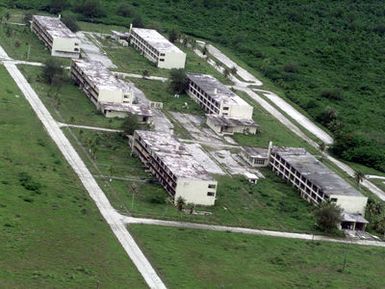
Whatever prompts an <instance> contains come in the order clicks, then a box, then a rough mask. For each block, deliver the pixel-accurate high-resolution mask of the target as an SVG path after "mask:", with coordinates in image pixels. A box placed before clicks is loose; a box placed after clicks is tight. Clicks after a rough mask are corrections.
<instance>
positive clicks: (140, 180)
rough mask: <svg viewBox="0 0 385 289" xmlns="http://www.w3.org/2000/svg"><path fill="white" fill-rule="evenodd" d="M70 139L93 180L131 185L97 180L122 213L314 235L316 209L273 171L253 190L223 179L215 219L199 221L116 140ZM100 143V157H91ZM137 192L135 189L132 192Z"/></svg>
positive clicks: (75, 135) (93, 135)
mask: <svg viewBox="0 0 385 289" xmlns="http://www.w3.org/2000/svg"><path fill="white" fill-rule="evenodd" d="M65 132H66V134H67V136H69V139H70V140H71V142H72V143H74V144H75V147H76V149H77V150H78V151H79V152H80V154H81V156H82V158H83V160H85V161H86V162H87V164H88V167H89V168H90V169H91V171H92V173H93V174H94V175H105V176H110V175H112V176H115V177H118V178H128V180H119V179H113V180H112V182H110V181H109V180H108V178H107V179H100V178H99V179H98V181H99V184H100V185H101V186H102V187H103V188H104V191H105V192H106V194H107V195H108V197H109V199H110V200H111V202H112V204H113V205H114V207H115V208H116V209H119V210H121V212H122V213H129V212H130V213H132V214H133V215H135V216H141V217H154V218H164V219H180V220H186V221H193V222H207V223H215V224H226V225H234V226H244V227H258V228H269V229H277V230H286V231H307V232H310V231H315V227H314V219H313V215H312V209H313V208H312V207H311V206H310V205H308V204H307V203H306V202H305V201H303V200H301V199H300V197H299V196H298V193H297V192H296V191H295V190H294V189H293V188H292V187H291V186H288V185H287V184H286V183H283V182H282V181H281V180H280V179H279V178H278V177H276V176H275V175H274V174H273V173H272V172H270V170H269V169H264V170H262V172H263V174H264V175H265V176H266V179H263V180H260V181H259V182H258V185H251V184H250V183H249V182H247V180H246V179H244V178H242V177H233V178H231V177H228V176H218V177H216V179H217V180H218V183H219V185H218V200H217V203H216V205H215V206H214V207H209V208H203V207H202V208H200V207H197V210H204V211H209V212H211V213H212V215H210V216H195V215H189V214H186V213H181V212H179V211H177V210H176V208H175V207H174V205H172V204H171V203H170V202H169V201H168V200H166V198H167V194H166V192H165V191H164V189H163V188H162V187H161V186H160V185H158V184H154V183H151V182H148V180H151V179H152V177H151V176H150V175H149V174H147V173H145V172H144V168H143V166H142V164H141V163H140V161H139V160H138V159H137V158H135V157H132V156H130V153H131V152H130V148H129V147H128V146H127V144H126V141H125V140H123V139H122V138H121V137H120V136H119V135H117V134H111V133H101V132H93V131H85V130H79V129H71V130H68V129H66V131H65ZM94 143H96V144H97V145H96V147H97V150H96V154H95V157H94V158H93V157H92V156H91V154H89V150H90V149H91V148H92V144H94ZM133 186H134V187H133Z"/></svg>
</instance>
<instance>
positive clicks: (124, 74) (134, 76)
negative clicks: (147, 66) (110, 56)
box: [112, 71, 168, 82]
mask: <svg viewBox="0 0 385 289" xmlns="http://www.w3.org/2000/svg"><path fill="white" fill-rule="evenodd" d="M112 73H113V74H115V75H118V76H123V77H128V78H130V77H132V78H141V79H145V80H158V81H162V82H166V81H167V80H168V78H167V77H161V76H151V75H149V76H146V77H143V75H141V74H136V73H126V72H119V71H112Z"/></svg>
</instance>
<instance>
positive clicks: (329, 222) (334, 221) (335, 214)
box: [314, 202, 342, 232]
mask: <svg viewBox="0 0 385 289" xmlns="http://www.w3.org/2000/svg"><path fill="white" fill-rule="evenodd" d="M341 214H342V209H341V208H340V207H339V206H337V205H336V204H335V203H331V202H324V203H322V204H321V205H320V206H319V207H318V208H317V209H316V210H315V211H314V216H315V218H316V222H317V225H318V227H319V228H320V229H321V230H322V231H324V232H333V231H334V230H335V229H336V228H337V225H338V224H339V223H340V222H341Z"/></svg>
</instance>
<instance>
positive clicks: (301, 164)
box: [272, 147, 364, 197]
mask: <svg viewBox="0 0 385 289" xmlns="http://www.w3.org/2000/svg"><path fill="white" fill-rule="evenodd" d="M272 153H273V154H277V155H279V156H280V157H281V158H282V159H284V160H285V161H286V162H287V163H289V164H290V165H291V166H292V167H294V169H296V170H297V171H298V172H299V173H300V174H301V175H302V176H304V177H305V178H307V179H308V180H309V181H310V182H312V183H313V184H314V185H316V186H318V187H319V188H320V189H321V190H322V191H323V192H324V193H325V194H326V195H329V196H330V195H342V196H356V197H364V196H363V195H362V194H361V193H360V192H359V191H357V190H356V189H355V188H353V187H352V186H351V185H350V184H349V183H347V182H346V181H345V180H344V179H343V178H341V177H340V176H338V175H337V174H336V173H334V172H333V171H331V170H330V169H329V168H328V167H326V166H325V165H324V164H323V163H321V162H320V161H319V160H317V159H316V158H315V157H314V156H313V155H312V154H310V153H308V152H307V151H306V150H305V149H303V148H285V147H273V149H272Z"/></svg>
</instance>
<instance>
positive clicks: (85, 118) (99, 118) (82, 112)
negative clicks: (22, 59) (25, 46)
mask: <svg viewBox="0 0 385 289" xmlns="http://www.w3.org/2000/svg"><path fill="white" fill-rule="evenodd" d="M20 69H21V71H22V73H23V74H24V76H25V77H26V78H27V80H28V82H29V83H30V84H31V85H32V87H33V88H34V89H35V91H36V93H37V94H38V95H39V97H40V98H41V100H42V101H43V102H44V104H45V105H46V107H47V108H48V110H49V111H50V112H51V114H52V115H53V116H54V118H55V119H56V120H58V121H61V122H64V123H70V124H80V125H90V126H100V127H106V128H119V127H120V126H121V124H122V122H123V121H122V120H121V119H116V118H114V119H109V118H106V117H104V115H103V114H102V113H101V112H99V111H98V110H97V109H96V107H95V106H94V104H93V103H92V102H91V101H90V100H89V99H88V98H87V96H86V95H85V94H84V93H83V92H82V91H81V90H80V89H79V87H78V86H76V85H75V84H74V83H73V81H72V80H71V79H70V77H69V76H66V80H65V81H64V82H63V84H62V85H61V86H60V87H59V88H56V87H55V86H50V85H48V84H47V83H45V82H44V81H42V80H41V78H40V75H41V72H42V68H40V67H34V66H26V65H23V66H21V68H20Z"/></svg>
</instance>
